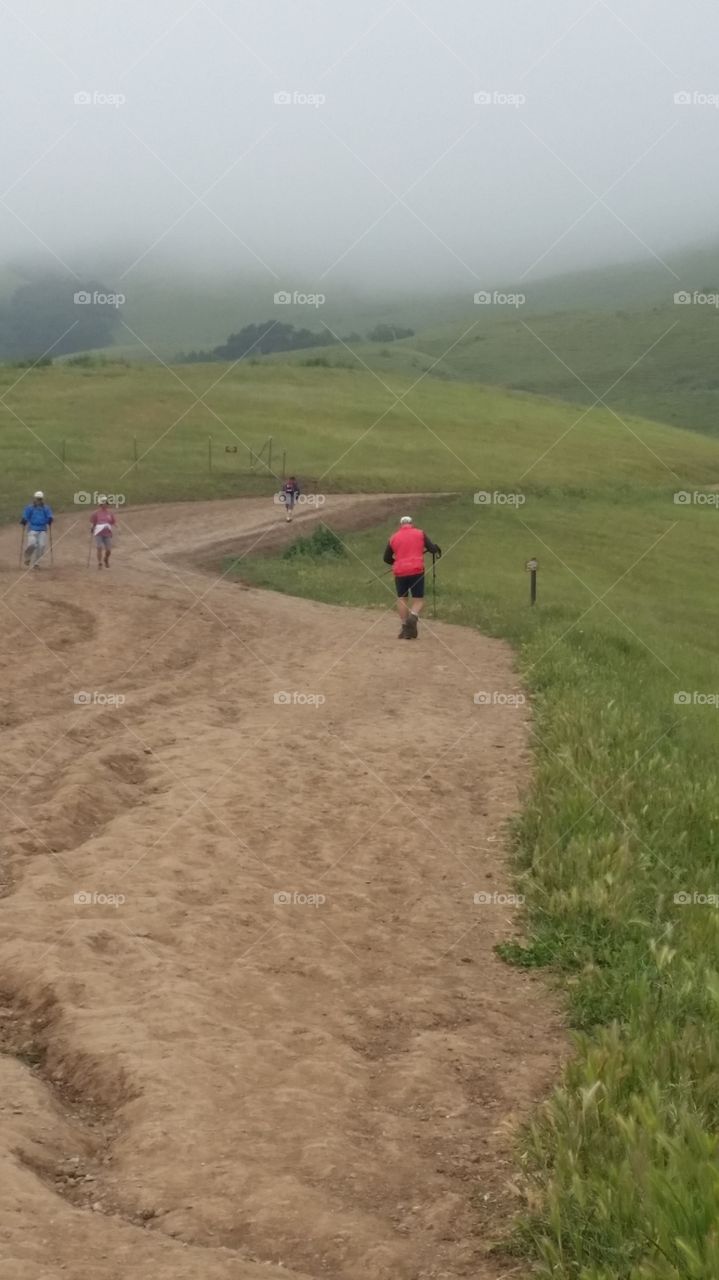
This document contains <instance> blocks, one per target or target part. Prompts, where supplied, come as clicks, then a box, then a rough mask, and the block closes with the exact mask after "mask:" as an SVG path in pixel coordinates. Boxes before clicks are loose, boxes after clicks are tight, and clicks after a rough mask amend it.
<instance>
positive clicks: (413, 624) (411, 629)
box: [404, 613, 419, 640]
mask: <svg viewBox="0 0 719 1280" xmlns="http://www.w3.org/2000/svg"><path fill="white" fill-rule="evenodd" d="M418 622H419V618H418V617H417V615H416V613H411V614H410V615H409V617H408V619H407V621H406V622H405V624H404V625H405V626H406V628H407V639H408V640H416V639H417V623H418Z"/></svg>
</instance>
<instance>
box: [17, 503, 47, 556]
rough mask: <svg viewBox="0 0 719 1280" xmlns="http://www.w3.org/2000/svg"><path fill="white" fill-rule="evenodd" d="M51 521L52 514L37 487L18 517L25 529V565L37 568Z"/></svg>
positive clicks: (45, 548) (45, 546) (44, 548)
mask: <svg viewBox="0 0 719 1280" xmlns="http://www.w3.org/2000/svg"><path fill="white" fill-rule="evenodd" d="M52 522H53V514H52V511H51V510H50V507H48V505H47V503H46V502H45V494H44V493H43V491H42V489H38V490H37V493H36V494H35V495H34V497H33V500H32V502H29V503H28V505H27V506H26V508H25V510H24V511H23V513H22V516H21V517H20V524H21V525H22V526H23V528H24V529H27V536H26V538H25V556H24V560H25V565H26V567H28V568H29V567H30V565H32V567H33V569H37V567H38V563H39V561H40V560H42V557H43V556H44V554H45V552H46V550H47V536H48V530H49V528H50V526H51V524H52Z"/></svg>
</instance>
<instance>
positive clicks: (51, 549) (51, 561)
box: [50, 525, 55, 569]
mask: <svg viewBox="0 0 719 1280" xmlns="http://www.w3.org/2000/svg"><path fill="white" fill-rule="evenodd" d="M54 567H55V552H54V551H53V547H52V525H50V568H51V569H54Z"/></svg>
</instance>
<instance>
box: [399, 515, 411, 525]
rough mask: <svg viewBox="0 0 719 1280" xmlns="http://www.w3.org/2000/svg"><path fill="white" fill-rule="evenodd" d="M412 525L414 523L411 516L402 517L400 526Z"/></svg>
mask: <svg viewBox="0 0 719 1280" xmlns="http://www.w3.org/2000/svg"><path fill="white" fill-rule="evenodd" d="M411 523H412V517H411V516H402V519H401V520H400V524H411Z"/></svg>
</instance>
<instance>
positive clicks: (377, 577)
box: [364, 565, 392, 587]
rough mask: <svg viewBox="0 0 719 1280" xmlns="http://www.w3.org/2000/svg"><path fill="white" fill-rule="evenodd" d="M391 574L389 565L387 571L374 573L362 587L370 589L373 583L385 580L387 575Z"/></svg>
mask: <svg viewBox="0 0 719 1280" xmlns="http://www.w3.org/2000/svg"><path fill="white" fill-rule="evenodd" d="M391 572H392V566H391V565H390V567H389V569H385V570H384V572H383V573H376V574H375V575H374V577H372V578H368V579H367V581H366V582H365V584H364V585H365V586H366V587H371V586H372V583H373V582H377V581H379V579H380V578H386V577H387V574H388V573H391Z"/></svg>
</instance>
